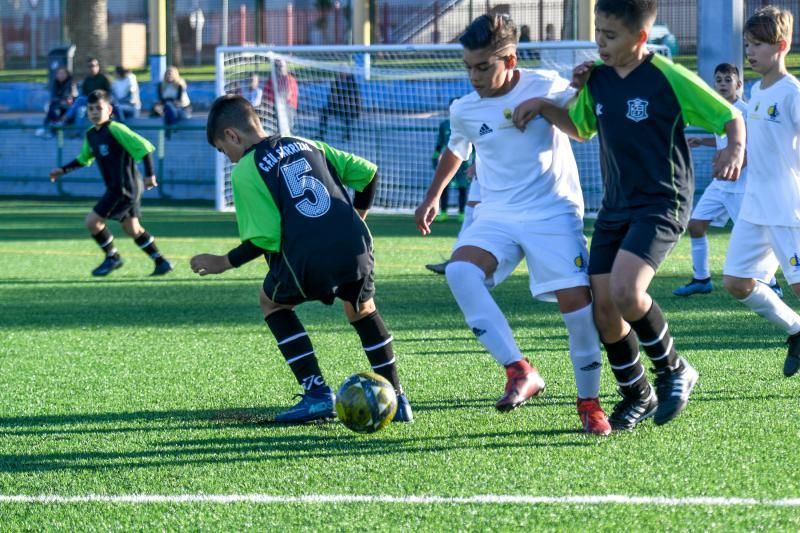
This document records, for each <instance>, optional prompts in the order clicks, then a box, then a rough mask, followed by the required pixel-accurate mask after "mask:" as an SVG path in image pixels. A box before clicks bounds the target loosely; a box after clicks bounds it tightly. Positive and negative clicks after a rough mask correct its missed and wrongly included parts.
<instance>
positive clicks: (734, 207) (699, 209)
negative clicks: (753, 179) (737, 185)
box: [692, 187, 744, 228]
mask: <svg viewBox="0 0 800 533" xmlns="http://www.w3.org/2000/svg"><path fill="white" fill-rule="evenodd" d="M743 198H744V194H742V193H738V192H727V191H723V190H722V189H718V188H717V187H709V188H707V189H706V190H705V192H704V193H703V196H701V197H700V201H699V202H697V205H696V206H694V211H692V218H693V219H694V220H710V221H711V225H712V226H716V227H718V228H722V227H724V226H725V224H727V223H728V219H733V221H734V222H736V219H737V218H739V211H740V210H741V207H742V199H743Z"/></svg>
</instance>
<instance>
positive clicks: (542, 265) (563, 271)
mask: <svg viewBox="0 0 800 533" xmlns="http://www.w3.org/2000/svg"><path fill="white" fill-rule="evenodd" d="M462 246H475V247H477V248H481V249H483V250H486V251H487V252H489V253H490V254H492V255H493V256H494V257H495V259H497V269H496V270H495V272H494V274H493V275H492V276H491V277H490V278H488V279H487V280H486V286H487V287H489V288H492V287H496V286H497V285H499V284H500V283H502V281H503V280H504V279H506V278H507V277H508V276H509V275H510V274H511V273H512V272H513V271H514V269H515V268H516V267H517V265H519V263H520V262H521V261H522V259H523V258H525V259H526V260H527V263H528V273H529V276H530V290H531V294H532V295H533V296H534V297H535V298H538V299H540V300H544V301H548V302H554V301H556V297H555V294H554V292H555V291H557V290H561V289H570V288H572V287H588V286H589V276H588V274H587V273H586V265H587V260H588V257H589V251H588V250H587V248H586V237H584V236H583V220H581V217H579V216H578V215H577V214H564V215H560V216H558V217H554V218H551V219H549V220H536V221H526V220H510V221H509V220H505V219H504V220H499V219H496V218H494V217H492V216H489V217H487V216H486V214H485V213H481V215H480V216H478V217H477V218H476V219H475V221H474V222H473V223H472V225H470V226H469V227H468V228H467V229H465V230H464V231H463V232H462V234H461V235H459V236H458V241H457V242H456V245H455V246H454V249H458V248H461V247H462Z"/></svg>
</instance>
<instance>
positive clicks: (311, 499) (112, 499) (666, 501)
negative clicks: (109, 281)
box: [0, 494, 800, 507]
mask: <svg viewBox="0 0 800 533" xmlns="http://www.w3.org/2000/svg"><path fill="white" fill-rule="evenodd" d="M3 503H39V504H80V503H116V504H132V505H143V504H176V503H181V504H193V503H212V504H229V503H256V504H337V503H339V504H353V503H366V504H376V503H377V504H380V503H394V504H405V505H409V504H410V505H501V504H505V505H605V504H618V505H652V506H658V507H679V506H709V507H800V498H786V499H778V500H766V499H757V498H725V497H705V496H696V497H691V496H690V497H682V498H674V497H666V496H624V495H605V496H503V495H492V494H487V495H481V496H467V497H448V496H369V495H363V496H362V495H346V494H309V495H305V496H285V495H272V494H175V495H169V494H107V495H106V494H87V495H84V496H60V495H56V494H41V495H33V496H30V495H4V494H0V504H3Z"/></svg>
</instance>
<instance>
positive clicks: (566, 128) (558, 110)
mask: <svg viewBox="0 0 800 533" xmlns="http://www.w3.org/2000/svg"><path fill="white" fill-rule="evenodd" d="M537 116H542V117H544V119H545V120H547V121H548V122H549V123H550V124H552V125H553V126H555V127H556V128H558V129H560V130H561V131H563V132H564V133H566V134H567V135H569V136H570V137H572V138H573V139H575V140H576V141H585V140H586V138H584V137H582V136H581V134H580V133H579V132H578V128H576V127H575V124H574V123H573V122H572V120H571V119H570V117H569V111H568V110H567V109H566V108H564V107H561V106H560V105H558V104H557V103H556V102H553V101H551V100H548V99H547V98H541V97H536V98H531V99H529V100H525V101H524V102H522V103H521V104H519V105H518V106H517V108H516V109H514V115H513V118H512V121H513V122H514V125H515V126H516V127H517V128H518V129H519V130H520V131H525V127H526V126H527V124H528V122H530V121H531V120H533V119H535V118H536V117H537Z"/></svg>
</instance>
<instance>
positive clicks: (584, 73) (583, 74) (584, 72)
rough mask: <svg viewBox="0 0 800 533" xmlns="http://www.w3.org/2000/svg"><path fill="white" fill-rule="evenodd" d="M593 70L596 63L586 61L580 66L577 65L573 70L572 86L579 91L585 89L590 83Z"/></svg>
mask: <svg viewBox="0 0 800 533" xmlns="http://www.w3.org/2000/svg"><path fill="white" fill-rule="evenodd" d="M592 69H594V61H584V62H583V63H581V64H580V65H577V66H576V67H575V68H574V69H572V82H571V83H570V85H571V86H572V87H574V88H576V89H577V90H579V91H580V90H581V89H583V88H584V86H586V83H587V82H588V81H589V76H590V75H591V74H592Z"/></svg>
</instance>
